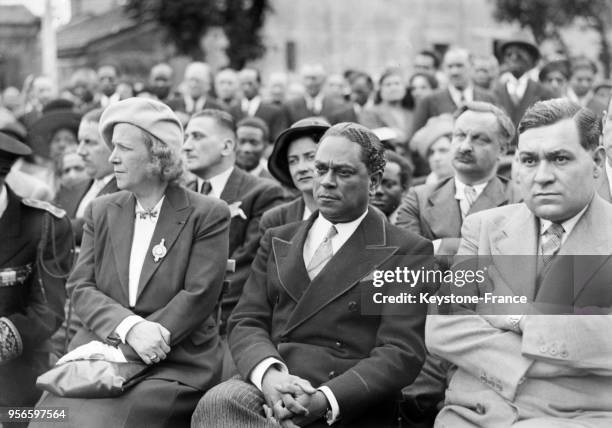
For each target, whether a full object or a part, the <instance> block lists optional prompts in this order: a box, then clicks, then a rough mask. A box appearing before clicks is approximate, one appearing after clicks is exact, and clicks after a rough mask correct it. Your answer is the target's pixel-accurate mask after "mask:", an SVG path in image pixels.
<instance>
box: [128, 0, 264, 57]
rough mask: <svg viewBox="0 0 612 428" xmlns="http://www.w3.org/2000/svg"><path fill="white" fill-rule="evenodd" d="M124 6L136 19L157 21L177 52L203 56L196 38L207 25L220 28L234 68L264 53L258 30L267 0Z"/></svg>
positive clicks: (141, 1)
mask: <svg viewBox="0 0 612 428" xmlns="http://www.w3.org/2000/svg"><path fill="white" fill-rule="evenodd" d="M125 7H126V10H127V11H128V13H130V14H132V15H133V16H136V17H138V18H139V19H143V20H146V19H154V20H156V21H157V22H159V24H160V25H161V26H162V27H163V28H164V29H165V30H166V32H167V35H168V37H169V40H170V41H171V42H173V43H174V45H175V46H176V48H177V50H178V52H179V53H180V54H185V55H189V56H191V57H192V58H194V59H202V58H203V57H204V55H205V53H204V52H202V49H201V44H200V40H201V38H202V36H204V34H206V31H207V30H208V29H209V28H211V27H222V28H223V29H224V31H225V33H226V35H227V37H228V39H229V43H230V47H229V49H228V51H227V54H228V56H229V58H230V62H231V66H232V67H234V68H242V67H243V66H244V65H245V63H246V62H247V61H249V60H253V59H257V58H259V57H261V56H262V55H263V54H264V52H265V47H264V45H263V42H262V39H261V35H260V30H261V28H262V26H263V24H264V21H265V16H266V13H267V12H268V11H269V10H270V5H269V0H128V2H127V4H126V6H125Z"/></svg>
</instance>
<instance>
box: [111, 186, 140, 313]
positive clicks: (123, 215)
mask: <svg viewBox="0 0 612 428" xmlns="http://www.w3.org/2000/svg"><path fill="white" fill-rule="evenodd" d="M135 208H136V198H135V197H134V195H133V194H131V193H126V194H124V195H122V197H121V198H120V199H117V200H116V201H113V202H112V203H111V204H110V206H109V209H108V214H107V216H108V229H109V232H110V238H111V245H112V246H113V254H114V255H115V265H116V266H117V274H118V276H119V282H120V283H121V290H122V291H123V293H124V295H125V296H124V297H125V301H126V302H127V301H128V287H129V275H130V253H131V249H132V236H133V235H134V216H135Z"/></svg>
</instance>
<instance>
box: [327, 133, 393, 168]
mask: <svg viewBox="0 0 612 428" xmlns="http://www.w3.org/2000/svg"><path fill="white" fill-rule="evenodd" d="M326 137H344V138H346V139H347V140H349V141H352V142H353V143H357V144H359V145H360V146H361V160H362V161H363V163H364V164H365V166H366V168H367V169H368V172H369V173H370V174H374V173H377V172H380V173H382V172H383V171H384V169H385V149H384V147H383V145H382V143H381V142H380V140H379V139H378V137H377V136H376V135H375V134H374V133H373V132H372V131H370V130H369V129H368V128H366V127H365V126H363V125H359V124H357V123H353V122H340V123H337V124H336V125H334V126H332V127H331V128H329V129H328V130H327V131H326V132H325V134H323V136H322V137H321V140H320V141H323V139H325V138H326Z"/></svg>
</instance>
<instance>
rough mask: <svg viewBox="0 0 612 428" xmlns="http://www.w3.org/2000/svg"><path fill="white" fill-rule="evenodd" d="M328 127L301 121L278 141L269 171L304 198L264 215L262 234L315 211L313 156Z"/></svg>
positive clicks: (321, 121) (315, 119)
mask: <svg viewBox="0 0 612 428" xmlns="http://www.w3.org/2000/svg"><path fill="white" fill-rule="evenodd" d="M329 127H330V124H329V123H328V122H327V121H326V120H325V119H323V118H320V117H308V118H306V119H302V120H298V121H297V122H295V123H294V124H293V125H291V127H290V128H288V129H286V130H284V131H283V132H281V134H280V135H279V136H278V137H277V138H276V141H275V143H274V148H273V149H272V154H271V155H270V158H269V159H268V169H269V171H270V173H271V174H272V175H273V176H274V178H276V179H277V180H278V181H280V182H281V184H283V185H284V186H287V187H289V188H291V189H297V190H299V191H300V192H301V196H300V197H299V198H297V199H295V200H294V201H291V202H287V203H286V204H283V205H279V206H277V207H275V208H273V209H271V210H269V211H267V212H266V213H264V215H263V217H262V218H261V221H260V223H259V225H260V228H261V230H262V232H265V231H266V230H267V229H269V228H271V227H276V226H281V225H283V224H287V223H291V222H294V221H301V220H304V219H306V218H308V217H309V216H310V214H311V213H312V212H313V211H314V210H316V205H315V201H314V197H313V195H312V180H313V177H314V156H315V152H316V150H317V143H318V142H319V140H320V139H321V136H322V135H323V134H324V133H325V131H327V129H328V128H329Z"/></svg>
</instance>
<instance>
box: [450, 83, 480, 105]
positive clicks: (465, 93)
mask: <svg viewBox="0 0 612 428" xmlns="http://www.w3.org/2000/svg"><path fill="white" fill-rule="evenodd" d="M448 92H449V93H450V96H451V98H452V99H453V102H454V103H455V105H457V106H460V105H462V104H465V103H468V102H472V101H474V87H473V86H472V85H468V86H467V87H466V88H465V89H464V90H459V89H458V88H455V87H454V86H453V85H448ZM462 99H463V100H462Z"/></svg>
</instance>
